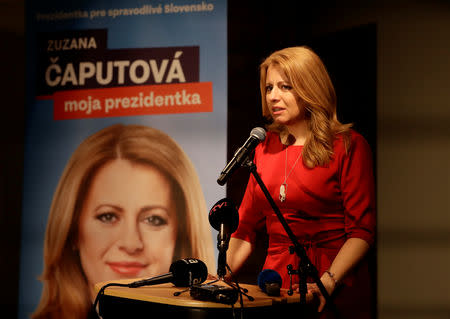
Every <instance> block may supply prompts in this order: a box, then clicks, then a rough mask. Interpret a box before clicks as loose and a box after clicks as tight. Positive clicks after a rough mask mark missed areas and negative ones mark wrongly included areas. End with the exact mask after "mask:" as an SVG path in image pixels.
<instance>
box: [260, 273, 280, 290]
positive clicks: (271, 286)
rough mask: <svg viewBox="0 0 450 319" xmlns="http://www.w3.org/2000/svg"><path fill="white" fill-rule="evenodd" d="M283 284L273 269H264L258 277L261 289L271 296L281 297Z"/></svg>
mask: <svg viewBox="0 0 450 319" xmlns="http://www.w3.org/2000/svg"><path fill="white" fill-rule="evenodd" d="M282 283H283V281H282V279H281V276H280V274H279V273H278V272H276V271H275V270H273V269H264V270H263V271H261V272H260V273H259V275H258V286H259V288H261V290H262V291H263V292H265V293H266V294H268V295H269V296H279V295H280V288H281V284H282Z"/></svg>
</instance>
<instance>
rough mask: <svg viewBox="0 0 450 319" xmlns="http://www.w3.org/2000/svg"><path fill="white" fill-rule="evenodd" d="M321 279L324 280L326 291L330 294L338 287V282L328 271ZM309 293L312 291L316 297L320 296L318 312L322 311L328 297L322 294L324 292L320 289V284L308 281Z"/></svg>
mask: <svg viewBox="0 0 450 319" xmlns="http://www.w3.org/2000/svg"><path fill="white" fill-rule="evenodd" d="M320 281H321V282H322V284H323V286H324V287H325V289H326V291H327V292H328V295H329V296H331V294H332V293H333V291H334V289H335V288H336V282H335V281H334V279H333V278H331V277H330V275H328V274H327V273H324V274H323V275H322V277H321V278H320ZM306 287H307V290H308V293H311V294H313V295H314V297H316V298H319V302H320V303H319V308H318V309H317V311H318V312H322V310H323V308H324V307H325V304H326V302H327V301H326V299H325V297H324V296H323V295H322V292H321V291H320V289H319V286H317V284H316V283H307V284H306Z"/></svg>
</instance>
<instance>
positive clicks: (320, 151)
mask: <svg viewBox="0 0 450 319" xmlns="http://www.w3.org/2000/svg"><path fill="white" fill-rule="evenodd" d="M270 65H274V66H278V67H279V68H280V69H281V70H282V71H283V72H284V74H285V76H286V77H287V79H288V80H289V82H290V83H291V85H292V87H293V90H294V92H295V94H296V95H297V97H298V98H299V99H300V100H301V102H302V103H301V105H302V106H303V107H304V108H305V110H304V112H303V113H304V114H305V119H306V121H307V124H308V131H309V136H307V138H306V142H305V145H304V147H303V152H302V157H303V162H304V164H305V165H306V166H308V167H310V168H313V167H315V166H321V165H326V164H327V163H328V162H329V161H330V159H331V157H332V156H333V142H334V140H335V138H336V135H337V134H342V135H343V137H344V141H345V145H346V147H347V148H348V147H349V142H350V141H349V130H350V127H351V126H352V124H342V123H340V122H339V121H338V119H337V114H336V93H335V90H334V86H333V83H332V82H331V79H330V77H329V75H328V72H327V70H326V68H325V65H324V64H323V62H322V60H321V59H320V58H319V56H318V55H317V54H316V53H314V52H313V51H312V50H311V49H310V48H308V47H306V46H299V47H289V48H285V49H282V50H279V51H276V52H274V53H272V54H271V55H270V56H269V57H267V58H266V59H265V60H264V62H263V63H262V64H261V65H260V90H261V100H262V114H263V116H264V117H266V118H267V119H269V121H271V115H270V111H269V108H268V106H267V101H266V75H267V69H268V67H269V66H270ZM301 111H302V110H301ZM267 128H268V130H271V131H276V132H279V133H283V132H285V128H284V127H283V126H280V125H277V124H275V123H271V124H269V125H268V127H267Z"/></svg>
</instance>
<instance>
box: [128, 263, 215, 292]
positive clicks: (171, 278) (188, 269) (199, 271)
mask: <svg viewBox="0 0 450 319" xmlns="http://www.w3.org/2000/svg"><path fill="white" fill-rule="evenodd" d="M207 277H208V268H207V267H206V265H205V263H204V262H203V261H201V260H199V259H195V258H184V259H180V260H177V261H174V262H173V263H172V264H171V265H170V268H169V272H168V273H167V274H164V275H159V276H155V277H152V278H148V279H143V280H138V281H134V282H132V283H130V284H129V285H128V286H129V287H131V288H137V287H141V286H150V285H158V284H164V283H168V282H171V283H173V284H174V285H175V286H176V287H189V286H192V285H195V284H201V283H202V282H204V281H205V280H206V278H207Z"/></svg>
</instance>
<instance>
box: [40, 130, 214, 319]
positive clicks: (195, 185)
mask: <svg viewBox="0 0 450 319" xmlns="http://www.w3.org/2000/svg"><path fill="white" fill-rule="evenodd" d="M118 158H120V159H126V160H129V161H131V162H134V163H139V164H144V165H150V166H152V167H156V168H157V169H159V170H160V171H161V172H162V173H163V174H164V175H165V176H166V177H167V178H168V179H169V181H170V182H171V184H172V186H173V187H172V190H173V196H174V198H175V200H176V205H177V222H178V224H179V225H181V227H177V229H178V234H177V242H176V245H175V252H174V260H177V259H180V258H186V257H193V258H198V259H200V260H202V261H204V262H205V263H206V265H207V267H208V269H214V267H215V261H214V251H213V245H212V234H211V227H210V225H209V223H208V218H207V210H206V203H205V199H204V196H203V192H202V188H201V185H200V181H199V178H198V175H197V172H196V170H195V168H194V166H193V164H192V162H191V161H190V159H189V158H188V156H187V155H186V154H185V152H184V151H183V150H182V149H181V147H180V146H179V145H178V144H177V143H176V142H175V141H174V140H173V139H172V138H170V137H169V136H168V135H167V134H165V133H163V132H161V131H159V130H156V129H153V128H150V127H146V126H140V125H127V126H126V125H122V124H117V125H112V126H109V127H107V128H104V129H102V130H101V131H99V132H97V133H95V134H93V135H92V136H90V137H88V138H87V139H86V140H85V141H83V142H82V143H81V144H80V146H79V147H78V148H77V149H76V150H75V152H74V153H73V154H72V157H71V158H70V160H69V162H68V163H67V165H66V167H65V169H64V172H63V174H62V176H61V179H60V181H59V184H58V186H57V188H56V191H55V194H54V197H53V202H52V205H51V208H50V213H49V218H48V224H47V230H46V234H45V240H44V271H43V274H42V275H41V280H42V281H43V284H44V287H43V292H42V296H41V301H40V303H39V305H38V307H37V309H36V311H35V313H34V314H33V316H32V317H33V318H34V319H37V318H65V319H67V318H77V319H79V318H86V317H87V314H88V312H89V311H90V307H91V305H92V301H91V289H92V287H88V284H87V280H86V278H85V276H84V273H83V269H82V267H81V263H80V258H79V256H78V252H77V250H76V249H74V246H75V243H76V240H77V225H78V219H79V216H80V212H81V207H82V205H83V201H84V199H85V197H86V194H87V192H88V189H89V186H90V183H91V181H92V178H93V177H94V176H95V173H96V172H97V171H98V169H99V168H100V167H102V166H103V165H105V164H106V163H107V162H110V161H113V160H115V159H118Z"/></svg>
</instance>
